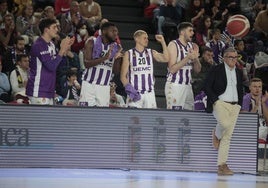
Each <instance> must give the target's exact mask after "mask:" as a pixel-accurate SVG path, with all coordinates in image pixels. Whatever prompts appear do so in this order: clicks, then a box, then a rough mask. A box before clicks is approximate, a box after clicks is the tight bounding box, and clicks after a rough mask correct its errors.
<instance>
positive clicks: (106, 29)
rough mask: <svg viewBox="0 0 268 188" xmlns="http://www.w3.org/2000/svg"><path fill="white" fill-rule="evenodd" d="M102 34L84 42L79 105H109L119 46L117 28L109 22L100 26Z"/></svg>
mask: <svg viewBox="0 0 268 188" xmlns="http://www.w3.org/2000/svg"><path fill="white" fill-rule="evenodd" d="M101 32H102V35H100V36H98V37H97V38H92V39H89V40H88V41H87V43H86V44H85V50H84V64H85V67H86V69H85V71H84V73H83V77H82V89H81V93H80V100H79V104H80V106H105V107H108V106H109V102H110V85H109V84H110V79H111V75H112V71H113V65H114V62H115V59H116V57H117V56H118V53H119V52H120V47H119V46H118V44H117V43H116V42H115V39H116V38H117V35H118V29H117V28H116V26H115V25H114V24H113V23H111V22H106V23H104V24H103V25H102V26H101Z"/></svg>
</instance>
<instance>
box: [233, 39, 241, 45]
mask: <svg viewBox="0 0 268 188" xmlns="http://www.w3.org/2000/svg"><path fill="white" fill-rule="evenodd" d="M240 42H243V40H242V39H236V40H235V41H234V46H237V45H238V44H239V43H240Z"/></svg>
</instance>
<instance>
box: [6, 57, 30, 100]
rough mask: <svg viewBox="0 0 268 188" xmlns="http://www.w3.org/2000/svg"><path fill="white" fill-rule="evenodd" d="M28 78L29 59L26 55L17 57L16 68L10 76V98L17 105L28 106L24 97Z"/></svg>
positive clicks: (26, 98)
mask: <svg viewBox="0 0 268 188" xmlns="http://www.w3.org/2000/svg"><path fill="white" fill-rule="evenodd" d="M28 76H29V57H28V56H27V55H26V54H20V55H18V56H17V66H16V69H15V70H13V71H12V72H11V74H10V84H11V87H12V97H13V99H14V100H15V101H16V102H17V103H25V104H29V99H28V97H27V96H26V85H27V81H28Z"/></svg>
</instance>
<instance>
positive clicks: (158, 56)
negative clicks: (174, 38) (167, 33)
mask: <svg viewBox="0 0 268 188" xmlns="http://www.w3.org/2000/svg"><path fill="white" fill-rule="evenodd" d="M155 39H156V40H157V41H158V42H159V43H160V44H161V46H162V49H163V53H159V52H157V51H155V50H153V51H152V52H153V57H154V59H155V60H156V61H158V62H163V63H166V62H168V61H169V53H168V49H167V45H166V42H165V39H164V37H163V35H155Z"/></svg>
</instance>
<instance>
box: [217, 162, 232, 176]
mask: <svg viewBox="0 0 268 188" xmlns="http://www.w3.org/2000/svg"><path fill="white" fill-rule="evenodd" d="M233 174H234V172H233V171H232V170H230V169H229V167H228V166H227V164H223V165H219V166H218V175H219V176H231V175H233Z"/></svg>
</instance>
